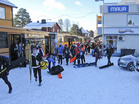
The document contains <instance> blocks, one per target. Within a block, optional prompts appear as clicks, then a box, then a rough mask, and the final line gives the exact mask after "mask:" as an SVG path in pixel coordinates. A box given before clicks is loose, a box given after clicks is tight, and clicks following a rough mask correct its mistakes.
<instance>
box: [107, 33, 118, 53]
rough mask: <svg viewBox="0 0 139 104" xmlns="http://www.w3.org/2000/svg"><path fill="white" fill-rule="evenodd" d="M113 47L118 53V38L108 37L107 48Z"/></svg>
mask: <svg viewBox="0 0 139 104" xmlns="http://www.w3.org/2000/svg"><path fill="white" fill-rule="evenodd" d="M107 45H112V46H113V47H114V48H115V51H117V36H106V46H107Z"/></svg>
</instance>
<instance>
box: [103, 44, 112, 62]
mask: <svg viewBox="0 0 139 104" xmlns="http://www.w3.org/2000/svg"><path fill="white" fill-rule="evenodd" d="M104 51H106V55H107V58H108V65H110V64H111V61H110V60H111V56H112V51H113V49H112V47H111V46H107V48H106V49H105V50H104Z"/></svg>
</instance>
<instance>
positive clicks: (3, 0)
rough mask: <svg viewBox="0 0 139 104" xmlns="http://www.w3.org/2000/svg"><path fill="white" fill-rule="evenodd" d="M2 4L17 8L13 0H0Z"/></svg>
mask: <svg viewBox="0 0 139 104" xmlns="http://www.w3.org/2000/svg"><path fill="white" fill-rule="evenodd" d="M0 4H4V5H7V6H10V7H14V8H17V6H16V5H14V4H13V3H11V2H10V1H8V0H0Z"/></svg>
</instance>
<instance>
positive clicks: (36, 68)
mask: <svg viewBox="0 0 139 104" xmlns="http://www.w3.org/2000/svg"><path fill="white" fill-rule="evenodd" d="M41 60H42V57H41V55H40V53H38V52H37V49H36V48H33V53H32V68H33V72H34V77H35V81H37V72H38V75H39V86H41V82H42V77H41V68H40V62H41Z"/></svg>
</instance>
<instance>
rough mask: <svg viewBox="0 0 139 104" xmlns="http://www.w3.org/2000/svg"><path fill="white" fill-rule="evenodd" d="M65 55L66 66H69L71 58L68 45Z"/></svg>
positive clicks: (65, 48)
mask: <svg viewBox="0 0 139 104" xmlns="http://www.w3.org/2000/svg"><path fill="white" fill-rule="evenodd" d="M64 54H65V58H66V65H68V62H69V57H70V49H69V47H68V46H67V44H65V47H64Z"/></svg>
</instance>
